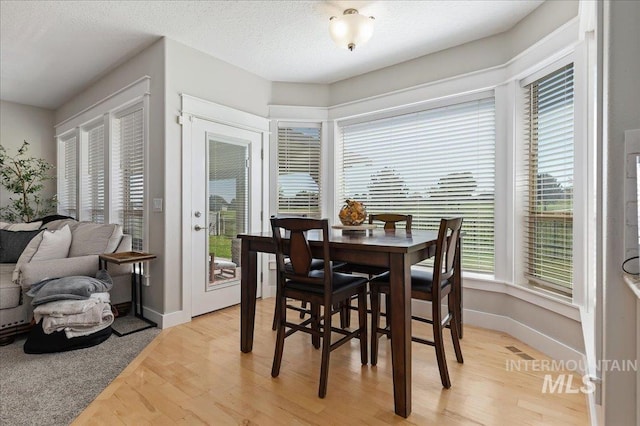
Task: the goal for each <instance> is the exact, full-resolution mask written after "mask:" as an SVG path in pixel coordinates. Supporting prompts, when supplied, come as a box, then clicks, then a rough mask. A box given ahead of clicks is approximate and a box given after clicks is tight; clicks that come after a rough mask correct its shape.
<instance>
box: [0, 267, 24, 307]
mask: <svg viewBox="0 0 640 426" xmlns="http://www.w3.org/2000/svg"><path fill="white" fill-rule="evenodd" d="M12 271H13V264H9V263H3V264H0V309H11V308H15V307H16V306H18V305H19V304H20V291H21V290H22V289H21V288H20V286H19V285H17V284H14V283H13V282H12V281H11V272H12Z"/></svg>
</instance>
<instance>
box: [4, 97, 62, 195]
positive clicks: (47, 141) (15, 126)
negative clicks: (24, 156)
mask: <svg viewBox="0 0 640 426" xmlns="http://www.w3.org/2000/svg"><path fill="white" fill-rule="evenodd" d="M53 119H54V112H53V111H52V110H48V109H44V108H38V107H34V106H29V105H23V104H18V103H15V102H7V101H0V144H2V146H4V147H5V149H6V150H7V154H8V155H9V156H14V155H15V154H17V153H18V149H19V148H20V146H21V145H22V141H25V140H26V141H27V142H29V152H28V154H29V156H30V157H37V158H42V159H44V160H46V161H48V162H49V163H51V164H53V165H54V166H55V164H56V144H55V141H54V138H53V124H54V122H53ZM51 174H52V175H53V176H54V177H55V169H53V170H51ZM55 193H56V180H55V179H52V180H50V181H47V182H46V183H45V186H44V191H43V195H44V196H45V197H47V198H48V197H52V196H53V195H55ZM11 196H12V194H10V193H9V192H8V191H7V190H6V189H5V188H4V187H3V188H1V189H0V206H2V207H4V206H6V205H7V204H8V202H9V197H11Z"/></svg>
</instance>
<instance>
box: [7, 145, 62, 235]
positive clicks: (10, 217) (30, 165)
mask: <svg viewBox="0 0 640 426" xmlns="http://www.w3.org/2000/svg"><path fill="white" fill-rule="evenodd" d="M28 151H29V143H28V142H27V141H24V142H23V143H22V146H21V147H20V149H18V153H17V154H16V155H14V156H13V157H11V156H9V155H8V154H7V150H6V149H5V147H4V146H2V145H0V183H1V184H2V186H4V187H5V188H6V189H8V190H9V191H10V192H11V193H13V194H15V195H17V197H9V204H8V205H6V206H4V207H1V208H0V219H3V220H6V221H9V222H20V221H22V222H30V221H32V220H33V219H35V218H37V217H40V216H44V215H46V214H49V213H53V212H54V211H55V204H56V200H55V196H54V197H51V198H43V197H42V194H41V193H42V188H43V187H44V185H43V183H44V182H45V181H47V180H50V179H53V176H52V175H51V169H53V165H52V164H50V163H48V162H47V161H46V160H44V159H42V158H34V157H29V156H28V154H27V153H28Z"/></svg>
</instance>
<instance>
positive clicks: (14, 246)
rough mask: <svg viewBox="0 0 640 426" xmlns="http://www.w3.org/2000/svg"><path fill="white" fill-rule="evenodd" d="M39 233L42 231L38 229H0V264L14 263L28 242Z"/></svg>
mask: <svg viewBox="0 0 640 426" xmlns="http://www.w3.org/2000/svg"><path fill="white" fill-rule="evenodd" d="M40 232H42V231H40V230H38V229H36V230H35V231H9V230H6V229H0V263H16V262H17V261H18V259H19V258H20V255H21V254H22V251H23V250H24V249H25V247H27V244H29V241H31V239H32V238H33V237H35V236H36V235H38V234H39V233H40Z"/></svg>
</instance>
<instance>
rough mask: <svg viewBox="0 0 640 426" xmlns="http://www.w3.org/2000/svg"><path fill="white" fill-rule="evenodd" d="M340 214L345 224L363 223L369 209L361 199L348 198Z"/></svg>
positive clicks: (341, 220)
mask: <svg viewBox="0 0 640 426" xmlns="http://www.w3.org/2000/svg"><path fill="white" fill-rule="evenodd" d="M338 216H339V218H340V222H342V224H343V225H362V223H363V222H364V220H365V219H366V218H367V209H365V207H364V204H362V203H361V202H359V201H356V200H347V201H345V204H344V205H343V206H342V208H341V209H340V213H339V214H338Z"/></svg>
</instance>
